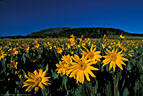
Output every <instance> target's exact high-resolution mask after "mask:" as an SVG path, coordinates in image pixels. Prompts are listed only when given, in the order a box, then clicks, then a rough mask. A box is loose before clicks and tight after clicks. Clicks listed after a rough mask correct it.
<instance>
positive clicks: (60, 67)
mask: <svg viewBox="0 0 143 96" xmlns="http://www.w3.org/2000/svg"><path fill="white" fill-rule="evenodd" d="M61 60H63V61H60V62H59V64H56V66H57V69H56V70H57V73H59V74H63V75H65V74H66V71H67V70H68V68H69V66H70V65H71V62H72V58H71V56H70V55H69V54H68V55H64V56H62V58H61Z"/></svg>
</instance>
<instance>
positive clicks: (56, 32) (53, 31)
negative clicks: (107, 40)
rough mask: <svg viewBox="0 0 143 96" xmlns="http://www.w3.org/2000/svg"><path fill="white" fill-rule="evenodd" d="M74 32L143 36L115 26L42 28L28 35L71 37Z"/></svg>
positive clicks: (79, 33) (96, 36)
mask: <svg viewBox="0 0 143 96" xmlns="http://www.w3.org/2000/svg"><path fill="white" fill-rule="evenodd" d="M71 34H73V35H75V36H76V37H81V35H83V36H84V37H86V38H100V37H103V35H104V34H106V35H107V36H114V35H121V34H123V35H127V36H143V34H134V33H128V32H125V31H123V30H120V29H115V28H102V27H97V28H94V27H93V28H68V27H64V28H50V29H46V30H41V31H39V32H33V33H31V34H29V35H28V37H33V36H36V37H51V38H58V37H70V35H71Z"/></svg>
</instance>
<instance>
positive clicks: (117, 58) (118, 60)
mask: <svg viewBox="0 0 143 96" xmlns="http://www.w3.org/2000/svg"><path fill="white" fill-rule="evenodd" d="M107 51H108V53H107V52H105V53H106V56H103V57H104V58H105V60H103V66H105V65H107V64H109V63H110V65H109V70H111V69H112V68H113V71H115V68H116V65H117V66H118V67H119V68H120V69H121V70H123V67H122V64H123V65H126V64H125V63H124V62H123V61H128V59H126V58H124V57H123V56H124V54H122V51H120V52H117V51H118V50H117V49H116V50H115V49H113V50H112V51H109V50H108V49H107Z"/></svg>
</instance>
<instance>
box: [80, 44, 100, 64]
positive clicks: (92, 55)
mask: <svg viewBox="0 0 143 96" xmlns="http://www.w3.org/2000/svg"><path fill="white" fill-rule="evenodd" d="M83 48H84V49H85V50H86V51H84V50H82V49H80V50H81V51H82V53H81V54H82V55H87V58H88V59H91V60H97V61H100V58H102V56H101V55H100V53H101V52H100V51H96V46H93V45H92V46H91V48H90V50H88V49H87V48H86V47H83Z"/></svg>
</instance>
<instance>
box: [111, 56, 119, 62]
mask: <svg viewBox="0 0 143 96" xmlns="http://www.w3.org/2000/svg"><path fill="white" fill-rule="evenodd" d="M110 59H111V61H114V62H115V61H116V59H117V55H116V54H111V55H110Z"/></svg>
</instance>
